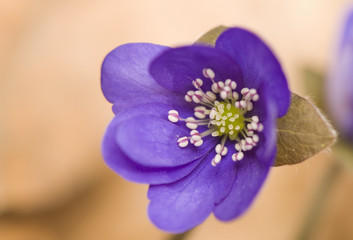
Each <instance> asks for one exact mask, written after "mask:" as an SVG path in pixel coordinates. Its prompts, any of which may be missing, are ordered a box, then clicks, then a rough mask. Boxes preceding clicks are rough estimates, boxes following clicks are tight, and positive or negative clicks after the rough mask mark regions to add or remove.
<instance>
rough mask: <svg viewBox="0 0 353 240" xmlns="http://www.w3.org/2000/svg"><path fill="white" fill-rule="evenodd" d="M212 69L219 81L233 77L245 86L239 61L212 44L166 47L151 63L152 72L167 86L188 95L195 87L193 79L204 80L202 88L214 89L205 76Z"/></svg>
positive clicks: (161, 83) (157, 79)
mask: <svg viewBox="0 0 353 240" xmlns="http://www.w3.org/2000/svg"><path fill="white" fill-rule="evenodd" d="M204 68H211V69H212V70H213V71H214V73H215V80H216V81H220V80H221V81H225V80H226V79H228V78H230V79H232V80H234V81H236V82H237V84H238V86H242V75H241V72H240V70H239V67H238V65H237V63H236V62H235V61H234V60H233V59H232V58H231V57H230V56H229V55H227V54H226V53H224V52H222V51H220V50H217V49H215V48H211V47H205V46H197V45H194V46H188V47H180V48H174V49H170V50H167V51H165V52H163V53H162V54H161V55H160V56H159V57H157V58H156V59H155V60H154V61H153V62H152V64H151V67H150V73H151V75H152V76H153V77H154V78H155V79H156V81H157V82H158V83H159V84H160V85H161V86H163V87H164V88H166V89H169V90H171V91H175V92H178V93H180V94H186V92H187V91H189V90H192V89H194V87H193V85H192V81H193V80H195V79H196V78H201V79H202V80H203V83H204V85H203V89H205V90H206V91H208V90H210V89H211V85H212V81H211V80H209V79H205V77H204V76H203V75H202V70H203V69H204Z"/></svg>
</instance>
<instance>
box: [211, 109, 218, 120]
mask: <svg viewBox="0 0 353 240" xmlns="http://www.w3.org/2000/svg"><path fill="white" fill-rule="evenodd" d="M216 113H217V110H216V109H215V108H212V109H211V112H210V119H214V118H215V117H216Z"/></svg>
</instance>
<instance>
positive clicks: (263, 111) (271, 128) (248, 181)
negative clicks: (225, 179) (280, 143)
mask: <svg viewBox="0 0 353 240" xmlns="http://www.w3.org/2000/svg"><path fill="white" fill-rule="evenodd" d="M269 91H270V88H269V87H268V85H266V84H265V83H263V84H262V85H261V86H260V87H259V91H258V93H259V95H260V98H261V101H258V102H256V104H255V105H254V109H253V111H252V112H251V114H254V115H257V116H259V118H260V120H261V123H262V124H263V125H264V130H263V132H261V133H258V135H259V137H260V141H259V143H258V145H257V146H256V147H255V148H254V150H252V151H250V152H245V157H244V159H242V160H241V161H239V162H237V165H236V171H237V175H236V178H235V181H234V185H233V187H232V189H231V191H230V193H229V195H228V196H227V197H226V198H225V199H224V200H223V201H222V202H221V203H220V204H218V205H217V206H216V208H215V210H214V214H215V216H216V217H217V218H219V219H220V220H225V221H226V220H231V219H233V218H235V217H237V216H239V215H240V214H241V213H243V212H244V211H245V210H246V209H247V208H248V207H249V206H250V204H251V203H252V201H253V200H254V198H255V196H256V194H257V193H258V191H259V189H260V188H261V186H262V184H263V182H264V181H265V179H266V176H267V174H268V172H269V170H270V168H271V166H272V165H273V162H274V160H275V156H276V137H277V135H276V116H277V109H276V106H275V104H274V100H273V99H272V98H271V97H269V95H268V92H269Z"/></svg>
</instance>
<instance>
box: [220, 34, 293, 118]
mask: <svg viewBox="0 0 353 240" xmlns="http://www.w3.org/2000/svg"><path fill="white" fill-rule="evenodd" d="M216 48H217V49H220V50H223V51H224V52H226V53H228V54H229V55H231V56H232V57H233V58H234V59H235V61H236V62H237V63H238V65H239V67H240V68H241V71H242V74H243V79H244V83H246V87H248V88H258V87H259V86H260V84H261V83H262V82H266V84H268V85H269V86H270V88H271V89H272V92H271V95H273V97H274V99H275V100H276V101H275V104H276V105H277V107H278V114H279V117H281V116H284V115H285V114H286V112H287V109H288V107H289V104H290V93H289V89H288V84H287V80H286V77H285V75H284V73H283V70H282V67H281V65H280V63H279V62H278V60H277V58H276V57H275V55H274V54H273V53H272V51H271V50H270V49H269V48H268V46H267V45H266V44H265V43H264V42H263V41H262V40H261V39H260V38H258V37H257V36H256V35H254V34H253V33H251V32H248V31H246V30H244V29H241V28H230V29H228V30H226V31H225V32H224V33H222V34H221V35H220V36H219V38H218V39H217V41H216Z"/></svg>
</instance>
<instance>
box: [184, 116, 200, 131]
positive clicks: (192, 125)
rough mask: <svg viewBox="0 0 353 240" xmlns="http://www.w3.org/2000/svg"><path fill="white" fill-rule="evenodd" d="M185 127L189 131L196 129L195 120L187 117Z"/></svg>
mask: <svg viewBox="0 0 353 240" xmlns="http://www.w3.org/2000/svg"><path fill="white" fill-rule="evenodd" d="M185 122H186V127H187V128H189V129H196V128H197V122H196V120H195V118H193V117H188V118H187V119H186V120H185Z"/></svg>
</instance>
